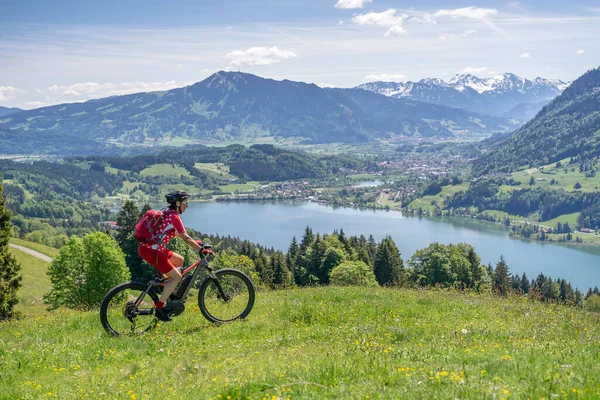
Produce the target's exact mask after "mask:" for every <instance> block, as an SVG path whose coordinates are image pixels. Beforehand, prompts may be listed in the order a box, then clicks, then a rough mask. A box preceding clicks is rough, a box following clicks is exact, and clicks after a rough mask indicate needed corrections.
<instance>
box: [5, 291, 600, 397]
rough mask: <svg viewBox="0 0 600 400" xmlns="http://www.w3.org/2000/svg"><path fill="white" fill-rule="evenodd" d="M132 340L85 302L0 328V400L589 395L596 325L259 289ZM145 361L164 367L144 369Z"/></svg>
mask: <svg viewBox="0 0 600 400" xmlns="http://www.w3.org/2000/svg"><path fill="white" fill-rule="evenodd" d="M187 307H188V309H187V310H186V312H185V313H184V314H183V315H181V316H179V317H176V318H175V320H174V321H173V322H170V323H168V324H161V326H160V327H159V328H157V329H156V330H155V331H153V332H151V333H149V334H148V335H146V336H144V337H142V338H140V337H133V338H119V339H113V338H111V337H109V336H108V335H107V334H106V333H105V332H104V331H103V330H102V327H101V326H100V321H99V318H98V312H97V311H95V310H94V311H90V312H74V311H61V312H57V313H52V314H47V315H44V316H41V317H37V318H30V319H24V320H21V321H14V322H10V323H1V324H0V341H1V342H2V343H3V346H2V347H0V368H1V370H2V371H3V374H2V377H1V378H0V381H1V382H2V395H3V396H4V397H5V398H11V399H13V398H39V397H41V396H42V395H44V397H45V396H52V397H56V398H61V399H67V398H80V397H86V395H87V397H89V398H99V397H107V396H108V397H111V398H137V399H142V398H146V397H148V398H159V397H164V396H165V393H166V394H167V397H170V398H181V399H183V398H202V399H219V398H220V399H227V398H228V397H229V398H231V399H247V398H249V399H261V398H267V399H271V398H281V399H284V398H294V399H297V398H299V399H315V398H327V399H334V398H340V399H365V398H373V399H376V398H381V399H401V398H402V399H405V398H411V399H412V398H439V399H442V398H443V399H447V398H461V399H466V398H474V399H475V398H476V399H480V398H498V399H499V398H508V397H509V396H510V397H511V398H542V397H543V398H553V397H563V393H564V394H565V395H567V396H570V398H590V399H591V398H598V396H600V364H598V356H599V350H598V342H597V338H598V335H600V321H599V320H598V317H597V316H596V315H593V314H591V313H587V312H584V311H582V310H580V309H577V308H572V307H565V306H561V305H551V304H539V303H535V302H531V301H529V300H527V299H518V298H512V299H502V298H496V297H492V296H477V295H465V294H459V293H456V292H445V291H424V290H420V291H416V290H395V289H382V288H378V289H360V288H339V287H317V288H311V289H302V290H283V291H274V292H273V291H270V292H261V293H259V295H258V299H257V302H256V306H255V309H254V310H253V311H252V313H251V314H250V316H249V317H248V318H247V319H246V320H245V321H243V322H237V323H232V324H226V325H222V326H215V325H210V324H209V323H208V322H207V321H206V320H204V319H203V318H202V315H201V314H200V312H199V310H198V307H197V306H196V305H195V299H191V300H190V301H189V302H188V303H187ZM156 365H161V366H162V367H163V368H164V370H165V371H169V379H168V380H166V381H161V380H160V379H157V372H156Z"/></svg>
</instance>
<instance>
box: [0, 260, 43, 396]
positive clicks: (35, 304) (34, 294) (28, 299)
mask: <svg viewBox="0 0 600 400" xmlns="http://www.w3.org/2000/svg"><path fill="white" fill-rule="evenodd" d="M36 250H37V249H36ZM10 252H11V254H13V255H14V256H15V257H16V258H17V260H18V261H19V263H20V264H21V274H22V276H23V280H22V281H21V283H22V286H21V288H20V289H19V291H18V292H17V295H18V297H19V304H18V306H17V308H16V309H17V311H20V312H23V313H24V314H26V315H27V314H32V313H33V314H35V313H38V311H39V309H44V308H45V306H43V299H42V296H43V295H44V294H46V293H48V291H49V290H50V288H51V287H52V286H51V284H50V277H48V275H46V271H47V270H48V266H49V265H50V263H47V262H45V261H42V260H40V259H39V258H37V257H34V256H32V255H29V254H27V253H25V252H22V251H20V250H17V249H14V248H10ZM0 398H1V396H0Z"/></svg>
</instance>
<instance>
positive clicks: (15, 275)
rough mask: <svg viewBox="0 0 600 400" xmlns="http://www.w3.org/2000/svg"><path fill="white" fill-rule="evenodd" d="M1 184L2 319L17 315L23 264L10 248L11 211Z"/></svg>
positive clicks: (0, 288) (0, 292)
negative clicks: (16, 308)
mask: <svg viewBox="0 0 600 400" xmlns="http://www.w3.org/2000/svg"><path fill="white" fill-rule="evenodd" d="M2 190H3V187H2V184H0V321H2V320H8V319H11V318H14V317H15V316H17V313H16V312H15V310H14V306H15V304H17V302H18V298H17V290H19V288H20V287H21V279H22V276H21V275H19V272H21V265H20V264H19V262H18V261H17V259H16V258H15V257H14V256H13V255H12V254H11V253H10V252H9V250H8V240H9V238H10V232H11V225H12V224H11V222H10V219H11V216H12V214H11V212H10V210H8V209H7V208H6V199H5V198H4V196H3V195H2Z"/></svg>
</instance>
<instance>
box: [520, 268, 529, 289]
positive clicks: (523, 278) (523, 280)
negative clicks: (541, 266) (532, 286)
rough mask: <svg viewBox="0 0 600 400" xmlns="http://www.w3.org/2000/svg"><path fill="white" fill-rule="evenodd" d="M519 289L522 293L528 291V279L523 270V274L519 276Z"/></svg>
mask: <svg viewBox="0 0 600 400" xmlns="http://www.w3.org/2000/svg"><path fill="white" fill-rule="evenodd" d="M521 291H522V292H523V293H529V280H528V279H527V275H525V272H523V276H521Z"/></svg>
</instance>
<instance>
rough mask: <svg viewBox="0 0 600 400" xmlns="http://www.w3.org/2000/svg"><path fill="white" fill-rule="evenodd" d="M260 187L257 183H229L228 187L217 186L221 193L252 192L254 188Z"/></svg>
mask: <svg viewBox="0 0 600 400" xmlns="http://www.w3.org/2000/svg"><path fill="white" fill-rule="evenodd" d="M258 185H260V183H259V182H255V181H250V182H248V183H230V184H229V185H223V186H219V187H220V188H221V190H222V191H224V192H227V193H234V192H235V191H236V190H237V191H238V192H252V191H253V190H254V187H255V186H258Z"/></svg>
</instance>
